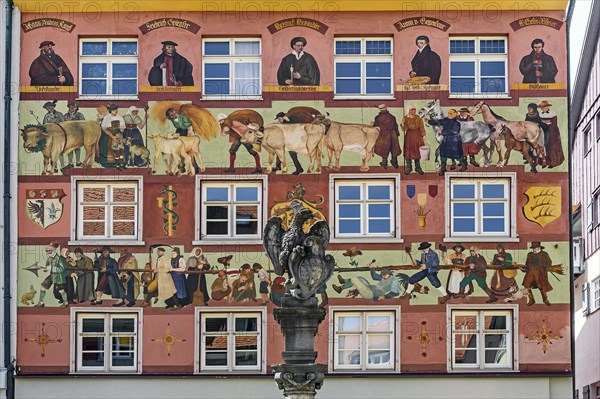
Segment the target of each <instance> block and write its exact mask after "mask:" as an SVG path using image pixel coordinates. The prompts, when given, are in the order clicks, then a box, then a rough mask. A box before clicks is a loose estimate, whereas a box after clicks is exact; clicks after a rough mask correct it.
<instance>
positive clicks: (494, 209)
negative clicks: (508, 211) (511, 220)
mask: <svg viewBox="0 0 600 399" xmlns="http://www.w3.org/2000/svg"><path fill="white" fill-rule="evenodd" d="M483 216H504V204H502V203H501V204H493V203H492V204H483Z"/></svg>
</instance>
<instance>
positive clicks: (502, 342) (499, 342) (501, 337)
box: [485, 334, 506, 349]
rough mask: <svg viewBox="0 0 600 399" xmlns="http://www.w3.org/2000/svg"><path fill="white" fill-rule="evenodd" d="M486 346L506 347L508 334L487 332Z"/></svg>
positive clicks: (494, 347)
mask: <svg viewBox="0 0 600 399" xmlns="http://www.w3.org/2000/svg"><path fill="white" fill-rule="evenodd" d="M485 347H486V348H493V349H498V348H506V334H485Z"/></svg>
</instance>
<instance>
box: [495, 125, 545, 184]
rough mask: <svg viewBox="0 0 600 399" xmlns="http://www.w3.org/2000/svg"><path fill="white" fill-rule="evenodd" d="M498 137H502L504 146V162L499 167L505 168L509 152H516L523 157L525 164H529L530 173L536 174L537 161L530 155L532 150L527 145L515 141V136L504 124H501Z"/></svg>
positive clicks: (524, 142)
mask: <svg viewBox="0 0 600 399" xmlns="http://www.w3.org/2000/svg"><path fill="white" fill-rule="evenodd" d="M500 135H502V136H503V137H504V145H505V146H506V154H505V155H504V161H503V162H502V165H501V166H505V165H506V164H507V163H508V160H509V159H510V153H511V151H512V150H516V151H519V152H520V153H521V154H523V157H524V158H525V159H526V160H527V162H529V165H530V166H531V171H532V172H533V173H537V169H536V166H537V160H536V157H535V156H533V154H532V153H533V150H532V149H531V146H530V145H529V143H527V142H526V141H519V140H517V139H515V136H514V135H513V134H512V132H511V131H510V129H509V128H508V126H506V125H505V124H502V127H501V128H500Z"/></svg>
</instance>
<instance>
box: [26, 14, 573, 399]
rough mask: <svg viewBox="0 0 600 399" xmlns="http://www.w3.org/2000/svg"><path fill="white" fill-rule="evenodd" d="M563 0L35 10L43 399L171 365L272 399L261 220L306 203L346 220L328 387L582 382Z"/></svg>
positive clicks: (327, 348) (271, 294) (339, 234)
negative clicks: (66, 388)
mask: <svg viewBox="0 0 600 399" xmlns="http://www.w3.org/2000/svg"><path fill="white" fill-rule="evenodd" d="M560 3H561V4H558V3H557V4H554V3H552V5H549V6H548V7H549V9H546V10H544V9H543V8H544V4H542V3H540V8H541V9H540V10H538V11H535V12H534V13H531V12H529V11H527V12H526V11H523V10H522V9H521V10H518V11H515V10H512V11H511V10H506V9H503V10H500V9H499V10H497V12H495V13H493V14H494V15H493V16H492V15H491V14H490V12H489V10H487V11H486V10H479V9H472V10H470V11H467V10H466V9H465V10H464V11H457V10H437V11H435V10H434V9H432V10H430V11H418V12H417V11H406V10H405V11H400V10H399V9H397V10H392V11H391V10H389V9H385V7H383V8H381V9H379V10H378V9H377V7H380V6H377V7H375V8H376V9H375V10H373V11H371V12H359V11H356V10H353V9H352V8H350V6H348V8H346V9H347V10H348V11H345V10H346V9H345V8H344V5H342V6H341V8H339V9H337V8H336V9H335V10H333V11H332V10H330V9H326V8H325V9H322V10H321V9H319V10H316V11H311V12H309V11H303V12H300V11H298V12H296V11H294V12H291V11H289V10H280V9H276V10H275V11H273V12H254V11H253V10H247V12H237V13H236V12H208V11H207V10H204V12H202V10H198V9H195V8H194V9H193V10H189V11H186V12H166V11H162V10H147V11H144V7H141V8H140V9H139V10H138V11H135V12H131V13H128V12H121V13H110V12H99V13H95V14H94V15H93V16H92V14H91V13H89V12H72V13H60V14H59V13H55V14H52V13H47V12H45V13H44V12H42V10H35V9H33V8H28V7H32V5H31V3H29V2H23V4H22V5H21V12H22V16H21V17H22V18H21V21H20V22H21V28H22V34H21V43H20V45H21V49H22V51H21V59H20V76H21V78H20V82H21V90H20V103H19V121H18V126H19V135H18V137H19V143H18V144H19V145H18V147H19V148H18V151H19V166H18V168H19V169H18V170H19V177H18V179H19V190H18V201H19V207H18V215H17V218H18V237H19V240H18V243H19V245H18V299H19V303H18V308H17V315H18V319H17V322H18V325H19V326H20V327H19V329H18V331H17V348H16V356H17V362H18V366H19V375H18V383H19V385H20V384H22V386H23V387H24V388H23V389H25V390H26V391H24V392H26V393H27V394H28V395H35V389H34V388H27V387H35V386H36V385H35V384H36V382H35V380H34V379H33V378H31V377H33V376H37V377H39V376H42V377H44V378H47V379H51V378H60V381H63V382H65V381H71V380H70V379H69V378H70V377H72V376H77V377H80V378H86V377H91V376H94V375H97V374H103V375H104V374H109V375H110V374H111V373H114V374H119V375H120V377H123V374H126V375H127V376H130V377H131V378H130V380H131V381H134V380H135V378H138V377H139V378H143V377H144V376H156V377H157V378H162V377H160V376H165V375H168V374H173V375H177V376H200V377H202V378H206V380H203V381H202V383H204V382H205V381H206V383H208V382H209V381H213V379H214V378H215V377H233V376H235V377H236V378H239V379H240V380H239V381H240V383H241V384H242V383H244V381H252V382H251V384H253V386H254V384H256V383H257V381H259V383H258V385H256V386H260V387H263V385H261V384H262V383H264V388H257V389H260V390H262V391H261V396H259V397H278V396H279V393H278V392H277V391H276V390H275V389H274V386H273V384H272V381H271V379H272V370H271V365H272V364H276V363H278V362H279V359H280V357H279V356H280V352H281V350H282V348H283V339H282V336H281V333H280V331H279V327H278V325H277V324H276V323H275V321H274V320H273V318H272V309H273V307H275V306H277V303H278V300H279V298H280V297H281V294H282V292H283V290H284V287H283V284H284V281H285V279H283V278H282V277H280V276H277V275H276V274H275V273H274V270H273V267H272V265H270V264H269V262H268V261H267V258H266V256H265V254H264V252H263V248H262V239H263V228H264V227H265V225H266V221H267V219H268V218H270V217H273V216H279V217H281V218H282V220H283V222H284V224H286V223H289V222H290V220H291V218H292V216H293V215H294V213H295V211H296V210H297V209H298V207H299V206H301V205H304V206H306V207H308V208H309V209H311V211H312V213H313V218H314V219H316V220H327V221H328V222H329V224H330V226H331V228H332V240H331V244H330V245H329V249H330V250H331V254H332V255H333V256H334V257H335V260H336V262H337V266H336V270H335V273H334V277H333V278H332V279H331V280H330V281H329V282H328V283H327V286H325V287H323V289H322V292H321V294H320V296H321V298H320V301H321V302H320V304H321V306H324V307H327V309H328V317H327V319H326V321H325V322H324V323H322V324H321V327H320V332H319V334H318V336H317V337H316V348H317V350H318V352H319V356H318V359H317V360H318V362H320V363H324V364H327V365H328V367H329V375H330V376H331V377H332V378H331V380H332V381H337V382H333V383H332V384H333V385H332V387H336V388H335V391H334V390H333V389H332V390H330V391H327V390H325V389H326V388H324V391H323V395H324V397H340V396H346V397H352V396H351V395H352V393H351V391H352V385H353V384H349V385H344V384H343V381H344V379H349V378H351V377H353V376H357V375H361V376H364V375H365V374H370V377H371V378H373V380H372V381H373V382H374V383H377V384H380V385H381V386H382V387H385V388H382V396H381V397H388V396H385V395H391V394H392V393H393V392H394V390H395V389H394V388H393V386H394V384H393V380H391V379H390V377H393V376H402V377H403V378H404V379H408V380H410V379H411V378H410V377H411V376H412V377H416V376H418V375H422V374H435V375H436V376H440V375H442V376H450V375H453V374H456V373H459V374H461V375H468V376H478V377H484V378H487V376H489V373H493V374H494V376H495V377H497V378H499V379H500V380H498V381H502V380H506V381H507V382H508V381H513V380H514V379H516V378H515V377H516V376H533V375H535V376H537V377H540V378H542V379H543V381H544V383H545V384H546V386H547V387H549V388H548V390H547V391H546V390H541V391H543V393H542V392H538V393H540V394H541V395H542V394H545V393H548V395H547V396H540V397H561V395H562V397H564V396H565V395H566V394H568V393H569V392H571V391H570V390H571V387H570V378H571V355H570V347H571V330H570V284H569V275H570V273H571V270H570V265H569V250H570V245H569V216H568V215H569V196H568V194H569V193H568V190H569V179H568V160H567V159H566V154H567V143H568V139H567V137H568V135H567V129H568V125H567V119H568V114H567V97H566V96H567V92H566V79H567V70H566V42H565V36H566V26H565V25H564V23H563V22H562V20H563V14H564V11H563V10H562V9H564V6H565V4H562V2H560ZM517 4H518V3H517ZM190 7H196V6H190ZM353 7H354V6H353ZM400 8H401V7H400ZM307 9H308V8H306V9H305V10H307ZM123 11H126V10H123ZM317 11H318V12H317ZM90 18H95V19H94V20H91V19H90ZM490 26H493V27H494V28H493V29H490ZM232 27H234V29H232ZM536 50H537V51H536ZM300 54H301V55H300ZM58 56H60V57H58ZM463 108H464V110H462V111H461V109H463ZM459 111H460V112H459ZM65 118H66V119H70V120H68V121H63V120H64V119H65ZM278 118H279V120H278ZM455 118H456V120H453V119H455ZM458 118H464V121H463V122H461V123H459V122H457V120H458ZM15 135H16V131H15ZM509 149H510V150H512V156H510V155H507V154H506V153H507V150H509ZM515 152H516V154H515ZM499 156H500V157H499ZM506 158H508V159H507V160H506V161H505V159H506ZM278 159H279V160H280V161H281V166H278V165H277V160H278ZM278 169H279V170H278ZM269 172H270V173H269ZM534 248H535V249H534ZM461 253H462V254H461ZM257 376H258V377H259V379H258V380H252V378H255V377H257ZM115 377H116V376H115ZM64 378H67V379H66V380H65V379H64ZM381 379H383V380H385V382H382V381H380V380H381ZM128 381H129V380H128ZM398 381H400V380H398ZM432 381H433V380H432ZM436 381H437V382H436V384H440V385H439V386H440V389H442V388H441V387H442V386H443V384H444V383H443V382H440V381H438V380H436ZM442 381H443V380H442ZM469 381H471V379H469ZM530 382H531V384H534V381H533V380H531V381H530ZM528 383H529V382H526V383H524V384H522V385H519V384H517V385H515V386H514V388H508V389H509V391H511V392H510V393H509V394H510V395H513V396H511V397H519V395H521V396H522V395H523V391H522V389H525V390H527V391H528V393H530V392H529V391H530V389H531V386H533V385H527V384H528ZM328 384H329V381H328V382H327V383H326V384H325V385H328ZM499 384H502V382H499ZM511 384H512V383H511ZM417 385H418V384H417ZM417 385H415V384H413V388H411V389H414V391H411V392H406V395H409V396H406V397H414V392H416V391H417V390H418V387H417ZM232 387H233V385H232ZM474 387H475V385H474ZM527 387H529V388H527ZM162 389H164V388H162ZM231 389H233V388H231ZM268 389H271V390H269V391H267V390H268ZM502 389H505V388H502ZM540 389H541V388H540ZM519 390H521V391H520V392H519ZM271 391H272V392H271ZM459 391H460V389H457V391H456V394H458V392H459ZM163 392H164V391H163ZM170 392H172V391H170ZM232 392H233V391H232ZM263 392H264V393H263ZM267 392H268V393H267ZM357 392H358V391H357ZM74 393H76V392H74ZM488 393H489V395H492V396H490V397H493V395H494V393H493V392H488ZM565 393H566V394H565ZM395 394H396V395H398V392H395ZM496 394H497V392H496ZM66 395H67V396H65V397H68V396H69V395H68V394H66ZM185 395H187V393H184V392H182V393H181V395H180V396H182V397H184V396H185ZM207 395H210V394H208V393H207ZM410 395H412V396H410ZM473 395H475V396H472V397H482V396H481V395H482V394H481V392H473ZM536 395H537V393H536ZM32 397H34V396H32ZM147 397H148V396H147ZM206 397H211V396H206ZM225 397H228V396H227V395H226V394H225ZM389 397H391V396H389ZM394 397H397V396H394ZM450 397H454V396H452V394H451V396H450ZM462 397H465V394H464V392H463V393H462ZM466 397H470V396H468V395H467V396H466Z"/></svg>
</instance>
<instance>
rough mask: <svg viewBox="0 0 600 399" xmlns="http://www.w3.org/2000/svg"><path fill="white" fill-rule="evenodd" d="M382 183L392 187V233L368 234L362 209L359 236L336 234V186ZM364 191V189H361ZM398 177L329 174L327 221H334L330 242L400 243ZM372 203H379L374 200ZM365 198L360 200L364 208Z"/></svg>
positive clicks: (366, 219) (365, 214)
mask: <svg viewBox="0 0 600 399" xmlns="http://www.w3.org/2000/svg"><path fill="white" fill-rule="evenodd" d="M378 180H379V181H382V182H385V183H389V184H390V185H391V186H392V187H391V190H390V192H391V193H392V199H391V202H392V207H391V211H392V217H391V219H390V222H391V225H392V233H391V234H387V233H368V232H367V230H366V228H367V226H366V224H367V223H368V216H367V210H366V209H362V211H361V213H362V218H361V231H362V233H361V234H338V230H339V226H338V224H339V223H338V218H337V213H338V212H337V204H338V201H337V187H338V185H357V184H362V185H366V184H373V183H375V182H377V181H378ZM361 190H364V188H361ZM400 198H401V197H400V176H399V175H390V174H383V173H373V174H369V177H368V178H366V177H365V176H364V175H356V174H331V175H329V220H333V221H335V223H333V226H331V227H332V228H333V232H332V234H331V242H336V243H355V242H357V241H360V242H373V243H376V242H383V243H385V242H396V243H402V242H403V240H402V238H401V235H400V233H401V231H400V226H401V224H400V213H401V212H400V209H401V207H400V205H401V204H400ZM374 202H379V201H377V200H375V201H374ZM367 204H368V203H367V201H366V198H363V200H362V206H364V207H365V208H366V205H367Z"/></svg>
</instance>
